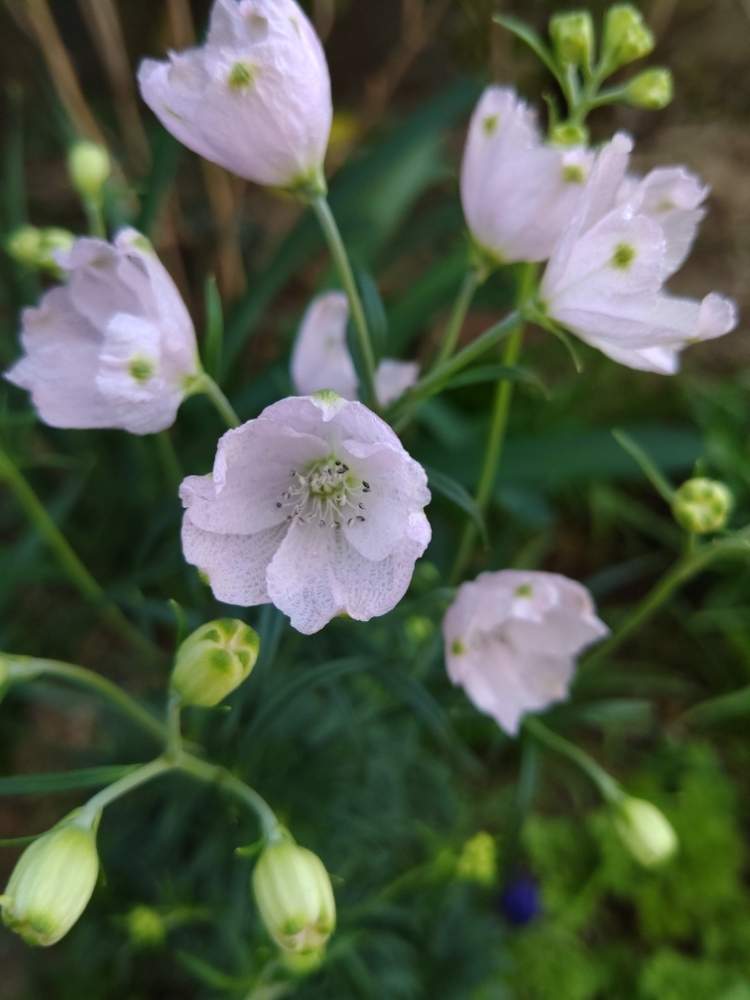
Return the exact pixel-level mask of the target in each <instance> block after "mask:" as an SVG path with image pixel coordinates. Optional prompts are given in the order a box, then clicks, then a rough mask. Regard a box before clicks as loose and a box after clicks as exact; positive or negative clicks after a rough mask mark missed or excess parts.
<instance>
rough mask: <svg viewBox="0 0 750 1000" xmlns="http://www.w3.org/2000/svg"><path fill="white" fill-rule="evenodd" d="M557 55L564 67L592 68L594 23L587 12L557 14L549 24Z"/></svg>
mask: <svg viewBox="0 0 750 1000" xmlns="http://www.w3.org/2000/svg"><path fill="white" fill-rule="evenodd" d="M549 34H550V38H551V39H552V45H553V47H554V50H555V55H556V56H557V58H558V61H559V62H560V64H561V65H562V66H590V65H591V60H592V59H593V56H594V22H593V20H592V18H591V14H589V12H588V11H586V10H581V11H569V12H568V13H565V14H555V16H554V17H553V18H551V20H550V22H549Z"/></svg>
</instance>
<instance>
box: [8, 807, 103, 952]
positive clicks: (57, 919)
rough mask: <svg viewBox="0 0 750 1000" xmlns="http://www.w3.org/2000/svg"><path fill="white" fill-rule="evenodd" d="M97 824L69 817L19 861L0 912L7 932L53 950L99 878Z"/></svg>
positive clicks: (77, 815)
mask: <svg viewBox="0 0 750 1000" xmlns="http://www.w3.org/2000/svg"><path fill="white" fill-rule="evenodd" d="M98 823H99V817H98V816H96V817H95V818H94V819H93V820H92V819H91V817H89V816H85V815H84V814H83V813H73V814H72V815H71V816H69V817H68V818H67V819H66V820H64V821H63V822H62V823H61V824H60V825H59V826H56V827H55V828H54V829H52V830H50V831H49V832H48V833H45V834H44V835H43V836H41V837H39V839H38V840H35V841H34V843H33V844H31V845H30V846H29V847H27V848H26V850H25V851H24V852H23V854H22V855H21V857H20V858H19V860H18V863H17V865H16V867H15V868H14V869H13V873H12V874H11V876H10V881H9V882H8V885H7V888H6V890H5V893H4V895H3V896H1V897H0V907H2V914H3V923H4V924H5V926H6V927H8V928H10V930H12V931H14V932H15V933H16V934H20V936H21V937H22V938H23V939H24V941H25V942H26V943H27V944H30V945H37V946H40V947H48V946H49V945H53V944H57V942H58V941H59V940H60V939H61V938H63V937H65V935H66V934H67V933H68V931H69V930H70V929H71V927H72V926H73V925H74V924H75V923H76V921H77V920H78V918H79V917H80V916H81V914H82V913H83V911H84V910H85V909H86V906H87V905H88V902H89V900H90V899H91V895H92V893H93V891H94V887H95V886H96V880H97V877H98V875H99V856H98V854H97V851H96V828H97V826H98Z"/></svg>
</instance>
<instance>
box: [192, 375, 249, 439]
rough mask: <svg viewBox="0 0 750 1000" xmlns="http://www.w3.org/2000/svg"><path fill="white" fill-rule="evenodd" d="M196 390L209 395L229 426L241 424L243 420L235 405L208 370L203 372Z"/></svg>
mask: <svg viewBox="0 0 750 1000" xmlns="http://www.w3.org/2000/svg"><path fill="white" fill-rule="evenodd" d="M196 391H197V392H202V393H203V394H204V395H205V396H208V398H209V399H210V400H211V402H212V403H213V404H214V406H215V407H216V409H217V410H218V412H219V415H220V416H221V418H222V420H224V421H225V422H226V425H227V427H230V428H231V427H239V426H240V424H241V422H242V421H241V420H240V418H239V417H238V416H237V414H236V412H235V410H234V407H233V406H232V404H231V403H230V402H229V400H228V399H227V397H226V396H225V395H224V393H223V392H222V391H221V389H220V388H219V385H218V383H217V382H215V381H214V379H212V378H211V376H210V375H209V374H207V373H206V372H203V374H202V375H201V376H200V380H199V382H198V384H197V386H196Z"/></svg>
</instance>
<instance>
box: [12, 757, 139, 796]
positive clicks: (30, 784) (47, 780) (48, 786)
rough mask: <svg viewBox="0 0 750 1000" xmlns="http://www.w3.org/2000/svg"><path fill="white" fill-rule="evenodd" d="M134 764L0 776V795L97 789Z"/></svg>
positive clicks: (129, 769)
mask: <svg viewBox="0 0 750 1000" xmlns="http://www.w3.org/2000/svg"><path fill="white" fill-rule="evenodd" d="M136 767H137V765H134V764H110V765H108V766H106V767H88V768H84V769H82V770H80V771H61V772H59V773H55V772H50V773H49V774H18V775H13V776H11V777H6V778H0V796H2V795H43V794H46V793H50V792H69V791H72V790H73V789H76V788H100V787H102V786H104V785H111V784H112V782H114V781H118V780H119V779H120V778H124V777H125V775H126V774H130V773H131V771H134V770H135V769H136Z"/></svg>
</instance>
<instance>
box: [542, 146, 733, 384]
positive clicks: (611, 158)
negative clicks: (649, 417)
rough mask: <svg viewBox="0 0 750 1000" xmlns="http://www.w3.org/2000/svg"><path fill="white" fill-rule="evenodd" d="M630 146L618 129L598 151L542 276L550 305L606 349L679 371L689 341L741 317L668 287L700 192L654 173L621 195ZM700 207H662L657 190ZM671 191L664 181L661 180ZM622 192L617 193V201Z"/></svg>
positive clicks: (716, 300)
mask: <svg viewBox="0 0 750 1000" xmlns="http://www.w3.org/2000/svg"><path fill="white" fill-rule="evenodd" d="M631 148H632V143H631V141H630V139H629V138H628V137H627V136H625V135H622V134H618V135H616V136H615V137H614V138H613V139H612V141H611V142H610V143H608V145H606V146H605V147H604V148H603V149H602V150H601V152H600V153H599V155H598V156H597V159H596V163H595V165H594V167H593V169H592V171H591V175H590V177H589V180H588V182H587V184H586V187H585V191H584V196H583V198H582V200H581V202H580V204H579V206H578V209H577V211H576V213H575V215H574V217H573V219H572V220H571V222H570V224H569V226H568V228H567V230H566V232H565V233H564V234H563V236H562V238H561V240H560V242H559V243H558V245H557V247H556V248H555V252H554V254H553V255H552V257H551V259H550V262H549V264H548V266H547V270H546V272H545V274H544V277H543V279H542V285H541V300H542V303H543V308H544V309H545V310H546V312H547V314H548V315H549V316H550V317H551V318H552V319H553V320H556V321H557V322H558V323H560V324H561V325H562V326H564V327H566V328H568V329H569V330H571V331H572V332H573V333H575V334H576V335H577V336H579V337H580V338H581V339H582V340H585V341H586V342H587V343H589V344H591V345H592V346H594V347H596V348H598V349H599V350H600V351H602V352H603V353H604V354H606V355H608V356H609V357H611V358H613V359H614V360H615V361H619V362H621V363H622V364H625V365H628V366H629V367H631V368H639V369H642V370H645V371H654V372H660V373H662V374H673V373H674V372H675V371H676V370H677V368H678V367H679V352H680V351H681V350H682V349H683V348H684V347H686V346H688V344H691V343H695V342H697V341H701V340H709V339H711V338H714V337H720V336H722V335H723V334H725V333H728V332H729V331H730V330H732V329H733V328H734V326H735V325H736V322H737V316H736V308H735V305H734V303H733V302H732V301H731V300H729V299H726V298H723V297H722V296H721V295H717V294H714V293H712V294H710V295H707V296H706V297H705V298H704V299H703V301H702V302H697V301H694V300H692V299H684V298H677V297H675V296H672V295H669V294H667V293H666V292H665V291H664V289H663V286H664V282H665V281H666V279H667V278H668V277H669V276H670V275H671V274H672V272H673V271H674V269H675V267H676V266H679V264H680V263H681V262H682V260H683V258H684V255H685V253H686V251H687V246H686V241H687V243H688V244H689V242H690V240H691V239H692V237H693V235H694V232H695V226H696V225H697V221H698V219H697V217H696V214H695V213H696V212H697V211H698V209H697V205H698V204H699V199H700V197H701V195H700V194H699V193H698V192H697V190H696V189H695V188H694V187H693V179H692V178H689V176H688V175H685V177H683V178H682V182H684V184H682V183H681V184H678V183H676V180H677V179H676V178H675V177H674V176H672V177H670V178H666V179H664V178H661V179H660V178H659V177H657V178H654V177H653V175H652V176H651V177H650V178H646V179H645V180H644V181H643V182H642V183H641V184H640V185H638V186H637V187H636V188H635V189H632V188H631V189H630V190H628V189H627V188H626V195H625V197H624V198H623V196H622V194H621V192H622V185H623V182H624V181H625V173H626V170H627V165H628V157H629V154H630V151H631ZM662 181H664V187H665V188H666V189H668V190H669V192H670V194H671V195H672V197H676V196H677V191H678V188H681V190H682V191H683V192H687V194H686V195H684V194H683V202H684V203H685V204H686V205H693V207H692V208H688V207H684V208H682V207H680V208H677V209H674V210H670V211H667V212H661V213H660V212H658V211H657V210H656V206H657V204H658V201H655V200H654V199H658V197H659V190H660V188H661V187H662ZM662 190H663V188H662ZM618 199H619V200H618Z"/></svg>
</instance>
